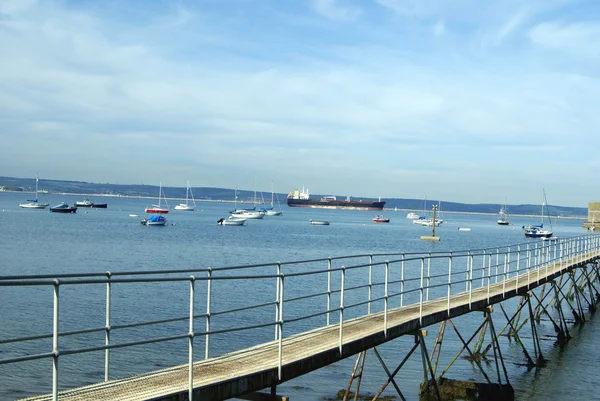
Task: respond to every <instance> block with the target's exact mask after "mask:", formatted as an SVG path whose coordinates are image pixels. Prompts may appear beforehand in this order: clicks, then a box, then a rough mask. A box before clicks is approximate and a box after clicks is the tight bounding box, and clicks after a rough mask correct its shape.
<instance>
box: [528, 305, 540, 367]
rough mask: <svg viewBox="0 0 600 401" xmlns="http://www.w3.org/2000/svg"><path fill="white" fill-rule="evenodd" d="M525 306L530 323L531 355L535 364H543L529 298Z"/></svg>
mask: <svg viewBox="0 0 600 401" xmlns="http://www.w3.org/2000/svg"><path fill="white" fill-rule="evenodd" d="M527 306H528V307H529V321H530V323H531V339H532V342H533V353H534V355H535V361H536V364H538V365H539V364H540V363H543V362H544V356H543V355H542V348H541V347H540V337H539V336H538V332H537V328H536V327H535V322H534V319H533V308H532V307H531V298H530V297H528V298H527Z"/></svg>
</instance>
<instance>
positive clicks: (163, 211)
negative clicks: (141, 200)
mask: <svg viewBox="0 0 600 401" xmlns="http://www.w3.org/2000/svg"><path fill="white" fill-rule="evenodd" d="M146 213H156V214H166V213H169V209H163V208H157V207H147V208H146Z"/></svg>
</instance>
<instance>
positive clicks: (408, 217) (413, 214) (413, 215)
mask: <svg viewBox="0 0 600 401" xmlns="http://www.w3.org/2000/svg"><path fill="white" fill-rule="evenodd" d="M420 217H421V216H419V215H418V214H416V213H414V212H410V213H409V214H407V215H406V218H407V219H411V220H416V219H418V218H420Z"/></svg>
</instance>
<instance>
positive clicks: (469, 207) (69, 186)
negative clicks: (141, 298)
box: [0, 177, 587, 217]
mask: <svg viewBox="0 0 600 401" xmlns="http://www.w3.org/2000/svg"><path fill="white" fill-rule="evenodd" d="M0 187H5V188H7V190H16V191H18V190H23V191H27V192H34V191H35V179H33V178H14V177H0ZM39 188H40V190H45V191H48V192H49V193H72V194H102V195H112V196H118V195H120V196H131V197H155V196H157V195H158V187H157V186H154V185H131V184H109V183H106V184H101V183H92V182H85V181H61V180H46V179H40V181H39ZM163 190H164V191H165V195H166V196H167V197H168V198H185V187H163ZM192 191H193V193H194V197H195V198H196V199H197V200H226V201H233V200H234V189H232V188H211V187H194V188H192ZM237 192H238V201H252V199H253V198H254V191H250V190H244V189H238V191H237ZM263 195H264V201H265V202H270V200H271V194H270V193H269V194H263ZM263 195H261V193H258V194H257V197H258V198H259V199H258V200H259V201H262V198H263ZM325 195H332V194H325ZM322 196H324V195H321V194H312V195H311V197H315V198H320V197H322ZM277 197H278V198H279V201H280V202H281V203H282V204H284V203H285V199H286V197H287V193H285V194H283V193H278V194H277ZM338 197H339V198H345V196H338ZM354 199H364V200H376V198H361V197H356V198H354ZM385 201H386V204H385V208H386V209H394V208H398V209H404V210H423V209H424V206H425V205H424V202H423V199H403V198H388V199H385ZM434 204H441V210H442V212H462V213H490V214H495V213H498V211H499V210H500V207H501V206H502V205H500V204H496V203H481V204H469V203H458V202H448V201H443V200H442V201H440V200H427V209H428V210H431V207H432V206H433V205H434ZM508 210H509V213H510V214H513V215H515V214H525V215H536V214H540V205H508ZM547 210H548V214H549V215H550V216H561V217H586V216H587V208H583V207H570V206H555V205H547Z"/></svg>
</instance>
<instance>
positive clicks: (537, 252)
mask: <svg viewBox="0 0 600 401" xmlns="http://www.w3.org/2000/svg"><path fill="white" fill-rule="evenodd" d="M540 259H541V257H540V248H539V247H538V244H537V243H536V244H535V269H536V270H537V284H539V283H540V269H541V267H542V265H541V263H540Z"/></svg>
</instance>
